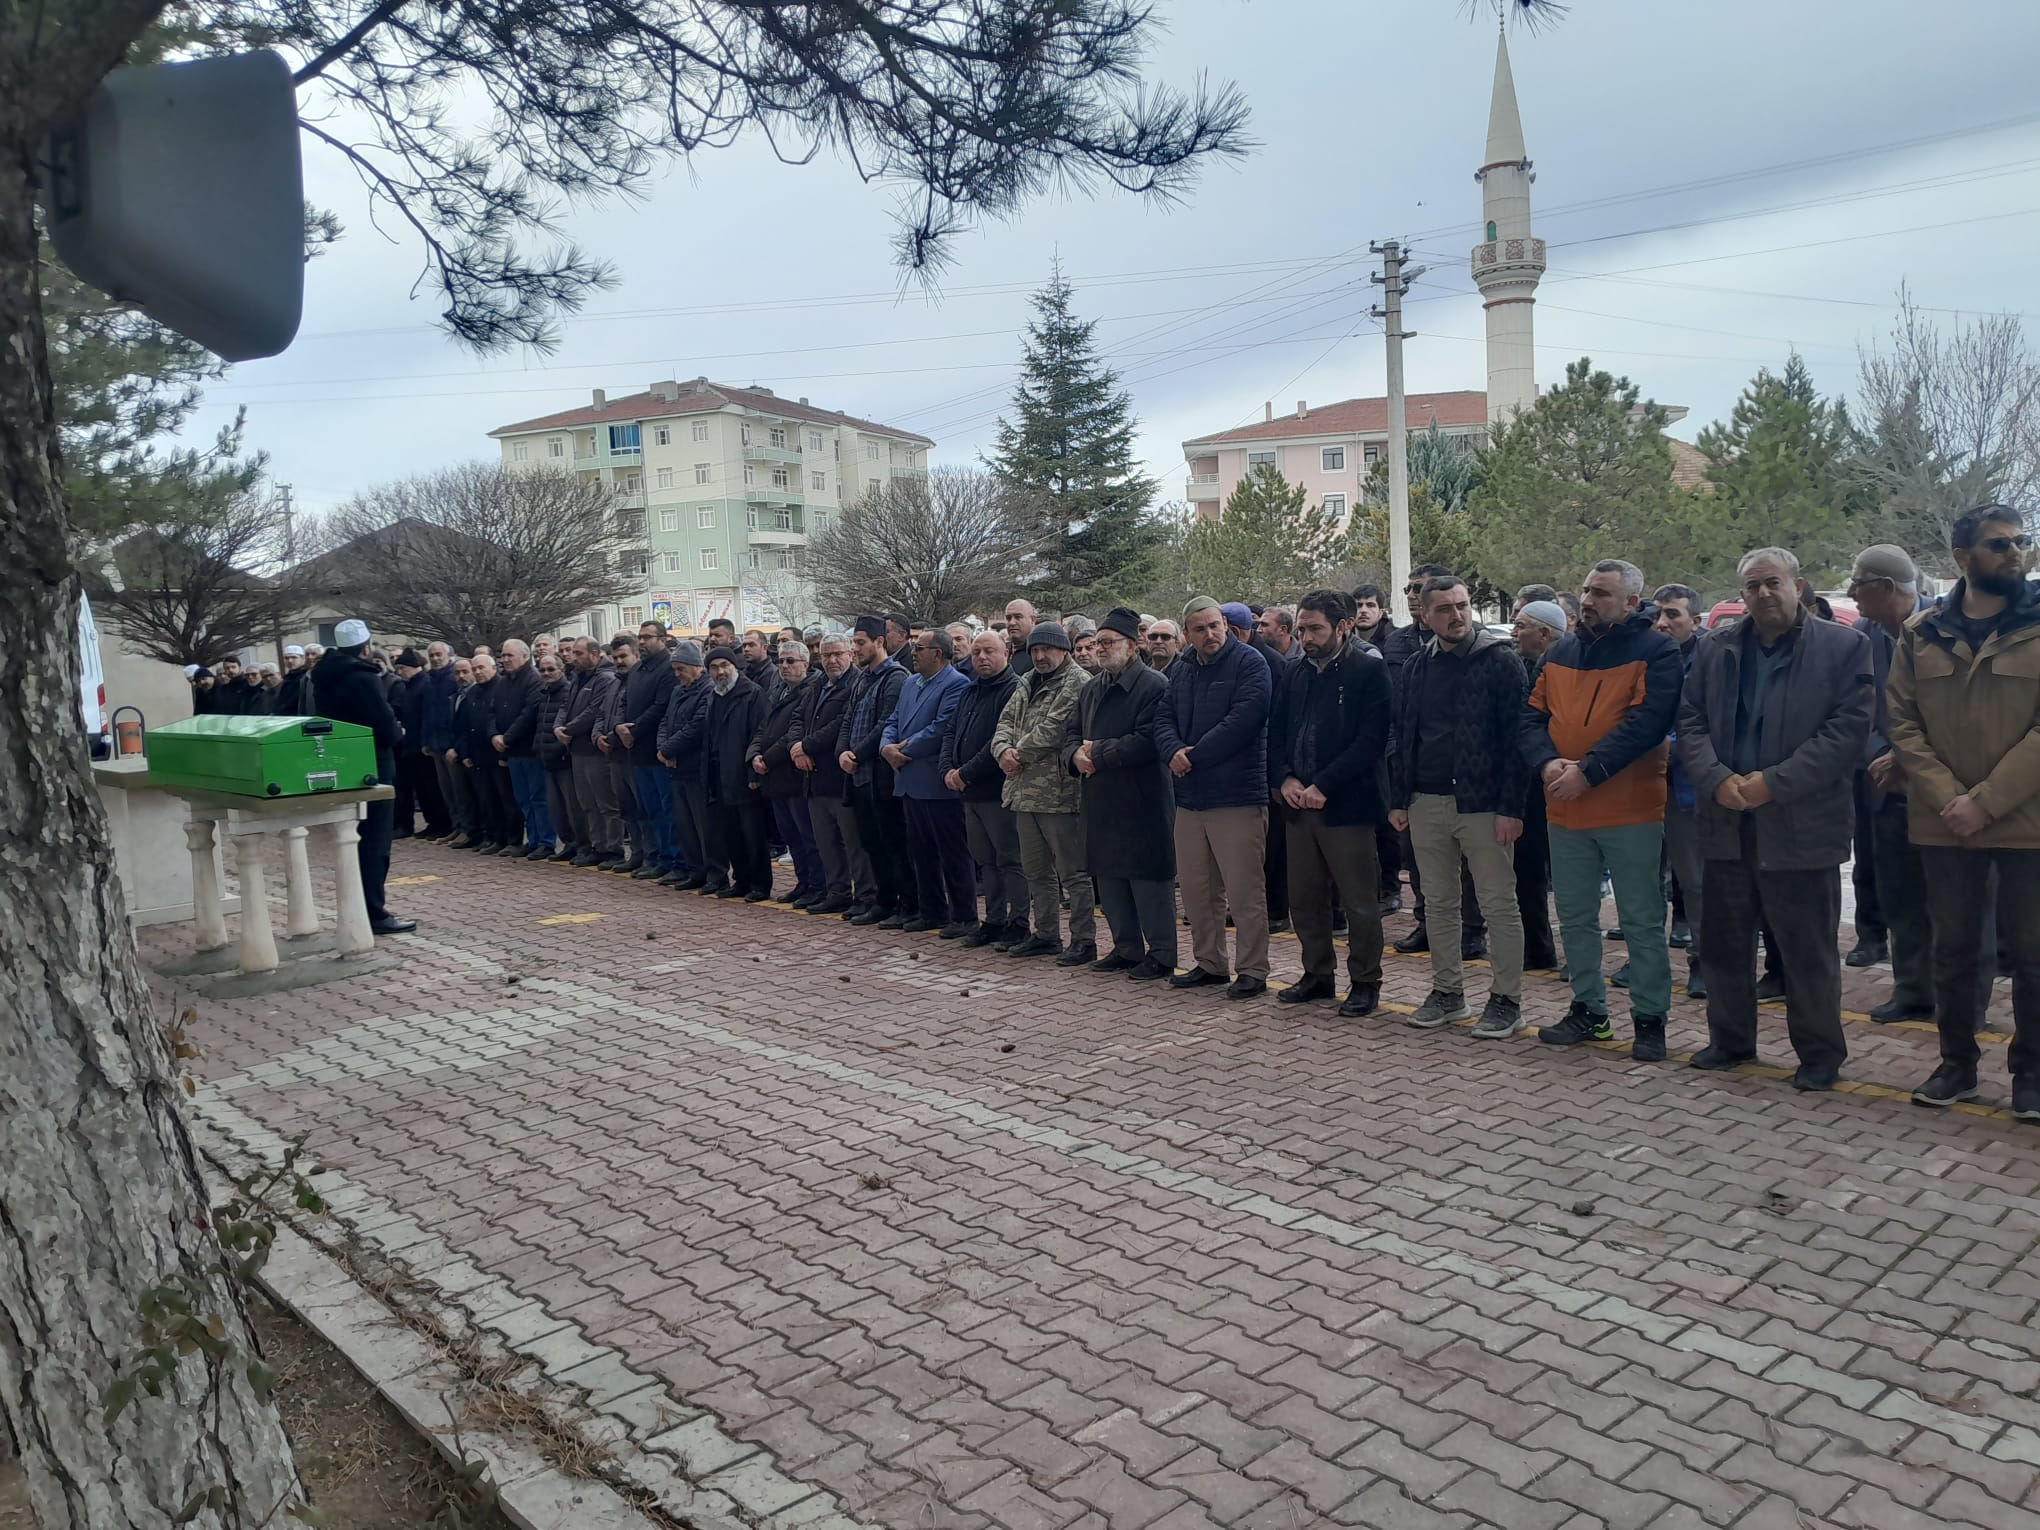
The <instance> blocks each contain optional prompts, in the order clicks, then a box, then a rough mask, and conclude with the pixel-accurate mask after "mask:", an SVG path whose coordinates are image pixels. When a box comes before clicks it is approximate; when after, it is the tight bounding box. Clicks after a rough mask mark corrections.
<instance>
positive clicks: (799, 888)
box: [772, 797, 824, 897]
mask: <svg viewBox="0 0 2040 1530" xmlns="http://www.w3.org/2000/svg"><path fill="white" fill-rule="evenodd" d="M772 822H773V824H774V825H775V826H776V827H777V828H778V830H779V837H780V839H781V840H783V841H784V842H785V844H786V848H787V849H788V850H789V851H790V852H791V853H792V855H793V893H792V896H794V897H805V896H807V894H809V893H815V894H817V895H819V894H820V893H821V891H822V888H823V886H824V878H823V875H822V858H821V855H820V853H819V852H818V851H817V849H816V847H815V834H814V826H813V824H812V823H811V822H810V820H809V817H808V805H807V798H805V797H774V798H773V799H772Z"/></svg>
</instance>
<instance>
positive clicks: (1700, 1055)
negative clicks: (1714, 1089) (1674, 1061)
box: [1686, 1046, 1757, 1073]
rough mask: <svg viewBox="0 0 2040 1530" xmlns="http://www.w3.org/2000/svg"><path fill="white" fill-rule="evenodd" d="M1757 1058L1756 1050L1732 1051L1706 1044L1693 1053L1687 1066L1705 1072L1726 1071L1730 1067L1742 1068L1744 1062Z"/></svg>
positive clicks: (1753, 1060)
mask: <svg viewBox="0 0 2040 1530" xmlns="http://www.w3.org/2000/svg"><path fill="white" fill-rule="evenodd" d="M1756 1060H1757V1054H1756V1053H1754V1052H1731V1051H1729V1049H1728V1048H1727V1047H1717V1046H1704V1047H1702V1048H1701V1049H1700V1050H1699V1051H1697V1052H1695V1053H1694V1054H1693V1060H1692V1061H1691V1062H1689V1063H1687V1064H1686V1066H1687V1067H1689V1068H1698V1069H1700V1070H1701V1071H1702V1072H1705V1073H1725V1072H1727V1071H1728V1070H1729V1069H1730V1068H1740V1067H1741V1066H1742V1065H1743V1064H1744V1063H1748V1062H1755V1061H1756Z"/></svg>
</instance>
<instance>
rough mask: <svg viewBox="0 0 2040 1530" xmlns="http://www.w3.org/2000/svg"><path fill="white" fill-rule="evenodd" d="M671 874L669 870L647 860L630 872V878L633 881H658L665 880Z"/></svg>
mask: <svg viewBox="0 0 2040 1530" xmlns="http://www.w3.org/2000/svg"><path fill="white" fill-rule="evenodd" d="M670 874H671V873H669V872H664V871H661V870H659V868H658V867H656V866H654V865H653V864H652V863H651V862H650V861H647V862H645V864H644V865H642V866H640V867H638V869H637V870H636V871H633V872H632V873H631V874H630V879H631V880H632V881H633V882H658V881H662V880H664V879H665V878H666V877H667V876H669V875H670Z"/></svg>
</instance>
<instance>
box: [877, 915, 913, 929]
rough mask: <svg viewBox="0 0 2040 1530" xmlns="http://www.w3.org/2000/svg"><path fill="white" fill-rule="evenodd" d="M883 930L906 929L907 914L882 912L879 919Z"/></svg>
mask: <svg viewBox="0 0 2040 1530" xmlns="http://www.w3.org/2000/svg"><path fill="white" fill-rule="evenodd" d="M878 927H879V928H880V929H881V930H904V929H905V928H906V927H907V916H906V915H905V914H881V915H880V916H879V920H878Z"/></svg>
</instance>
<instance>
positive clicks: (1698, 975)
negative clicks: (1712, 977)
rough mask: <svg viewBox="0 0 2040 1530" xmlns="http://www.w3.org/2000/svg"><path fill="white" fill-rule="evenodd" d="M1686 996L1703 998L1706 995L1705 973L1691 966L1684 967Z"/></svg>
mask: <svg viewBox="0 0 2040 1530" xmlns="http://www.w3.org/2000/svg"><path fill="white" fill-rule="evenodd" d="M1686 997H1687V998H1689V999H1704V998H1706V997H1707V974H1706V973H1704V972H1701V971H1698V970H1697V969H1695V968H1693V967H1688V968H1687V969H1686Z"/></svg>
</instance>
